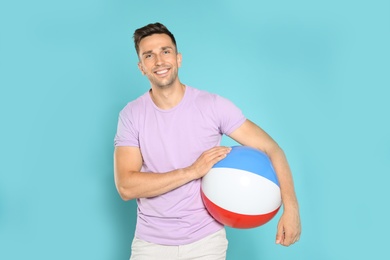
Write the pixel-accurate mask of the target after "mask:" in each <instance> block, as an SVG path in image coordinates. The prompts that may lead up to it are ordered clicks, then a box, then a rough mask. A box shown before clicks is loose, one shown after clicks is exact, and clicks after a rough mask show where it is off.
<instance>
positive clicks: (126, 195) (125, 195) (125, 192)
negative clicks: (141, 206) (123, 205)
mask: <svg viewBox="0 0 390 260" xmlns="http://www.w3.org/2000/svg"><path fill="white" fill-rule="evenodd" d="M117 190H118V193H119V196H120V197H121V199H122V200H124V201H129V200H132V199H135V198H136V197H135V196H134V194H132V193H131V192H130V191H129V189H128V188H126V187H123V186H118V187H117Z"/></svg>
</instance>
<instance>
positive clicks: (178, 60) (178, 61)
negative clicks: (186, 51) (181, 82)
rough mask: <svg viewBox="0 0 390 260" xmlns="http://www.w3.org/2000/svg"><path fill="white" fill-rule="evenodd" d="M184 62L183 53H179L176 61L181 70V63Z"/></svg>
mask: <svg viewBox="0 0 390 260" xmlns="http://www.w3.org/2000/svg"><path fill="white" fill-rule="evenodd" d="M182 60H183V57H182V56H181V53H180V52H179V53H178V54H177V55H176V61H177V66H178V67H179V68H180V67H181V62H182Z"/></svg>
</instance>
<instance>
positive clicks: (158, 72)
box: [155, 69, 169, 75]
mask: <svg viewBox="0 0 390 260" xmlns="http://www.w3.org/2000/svg"><path fill="white" fill-rule="evenodd" d="M168 71H169V69H164V70H158V71H156V72H155V73H156V74H157V75H163V74H165V73H167V72H168Z"/></svg>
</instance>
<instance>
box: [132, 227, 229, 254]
mask: <svg viewBox="0 0 390 260" xmlns="http://www.w3.org/2000/svg"><path fill="white" fill-rule="evenodd" d="M227 246H228V241H227V239H226V231H225V229H224V228H222V229H221V230H219V231H217V232H215V233H214V234H211V235H209V236H207V237H205V238H202V239H201V240H198V241H196V242H194V243H191V244H187V245H180V246H164V245H157V244H153V243H149V242H146V241H143V240H141V239H138V238H134V239H133V243H132V245H131V251H132V253H131V257H130V260H176V259H180V260H190V259H196V260H198V259H202V260H225V259H226V250H227Z"/></svg>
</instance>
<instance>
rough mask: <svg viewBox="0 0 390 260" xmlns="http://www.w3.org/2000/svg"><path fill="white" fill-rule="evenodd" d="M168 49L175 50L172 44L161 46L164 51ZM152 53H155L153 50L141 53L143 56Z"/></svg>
mask: <svg viewBox="0 0 390 260" xmlns="http://www.w3.org/2000/svg"><path fill="white" fill-rule="evenodd" d="M168 49H171V50H173V48H172V47H171V46H163V47H161V50H162V51H165V50H168ZM151 53H153V51H152V50H150V51H145V52H143V53H142V54H141V55H142V56H143V55H146V54H151Z"/></svg>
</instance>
